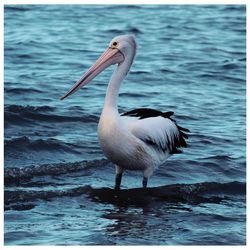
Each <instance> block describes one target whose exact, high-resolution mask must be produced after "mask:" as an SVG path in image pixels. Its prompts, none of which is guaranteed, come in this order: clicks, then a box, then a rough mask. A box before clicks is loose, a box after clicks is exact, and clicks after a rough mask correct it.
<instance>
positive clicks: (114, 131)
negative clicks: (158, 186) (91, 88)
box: [60, 34, 190, 190]
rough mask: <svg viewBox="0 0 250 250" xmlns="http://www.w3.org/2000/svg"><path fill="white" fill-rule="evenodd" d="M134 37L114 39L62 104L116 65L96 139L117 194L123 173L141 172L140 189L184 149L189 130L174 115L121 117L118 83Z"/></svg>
mask: <svg viewBox="0 0 250 250" xmlns="http://www.w3.org/2000/svg"><path fill="white" fill-rule="evenodd" d="M136 48H137V44H136V41H135V36H134V35H130V34H129V35H119V36H116V37H115V38H113V39H112V40H111V41H110V43H109V45H108V48H107V49H106V50H105V52H104V53H103V54H102V55H101V56H100V57H99V59H98V60H97V61H96V62H95V64H93V66H91V67H90V68H89V70H87V71H86V73H85V74H84V75H83V76H82V77H81V78H80V79H79V80H78V81H77V82H76V83H75V84H74V85H73V87H72V88H71V89H70V90H69V91H68V92H67V93H66V94H64V95H63V96H62V97H60V99H61V100H63V99H65V98H66V97H68V96H70V95H72V94H73V93H75V92H76V91H77V90H79V89H80V88H82V87H84V86H85V85H86V84H88V83H89V82H91V81H92V80H93V79H94V78H95V77H96V76H97V75H98V74H100V73H101V72H102V71H103V70H105V69H106V68H108V67H109V66H111V65H113V64H116V65H117V67H116V68H115V70H114V72H113V74H112V76H111V78H110V81H109V84H108V87H107V91H106V96H105V101H104V106H103V110H102V113H101V116H100V120H99V123H98V139H99V144H100V147H101V149H102V151H103V153H104V155H105V156H106V157H107V158H108V160H110V161H111V162H112V163H113V164H114V165H115V186H114V189H115V190H120V186H121V180H122V176H123V173H124V171H125V170H138V171H142V173H143V178H142V188H144V189H146V188H147V185H148V179H149V177H150V176H151V175H152V174H153V172H154V170H156V169H157V168H158V167H159V166H161V165H163V163H164V162H165V161H166V160H167V159H168V158H169V157H170V156H171V155H173V154H175V153H181V152H182V148H185V147H187V143H186V139H188V133H189V132H190V131H189V130H188V129H186V128H183V127H181V126H179V125H178V124H177V122H176V121H175V120H174V119H173V118H172V116H173V115H174V112H171V111H168V112H161V111H158V110H155V109H151V108H138V109H135V110H131V111H128V112H125V113H122V114H119V111H118V96H119V89H120V86H121V83H122V82H123V80H124V79H125V77H126V76H127V75H128V73H129V70H130V68H131V66H132V64H133V61H134V58H135V54H136Z"/></svg>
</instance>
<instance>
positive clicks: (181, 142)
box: [121, 108, 190, 154]
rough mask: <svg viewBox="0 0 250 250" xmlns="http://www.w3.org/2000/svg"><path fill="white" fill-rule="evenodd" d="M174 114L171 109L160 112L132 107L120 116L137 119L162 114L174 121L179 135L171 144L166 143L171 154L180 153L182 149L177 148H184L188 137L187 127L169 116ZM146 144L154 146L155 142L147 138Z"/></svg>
mask: <svg viewBox="0 0 250 250" xmlns="http://www.w3.org/2000/svg"><path fill="white" fill-rule="evenodd" d="M173 114H174V112H172V111H168V112H161V111H158V110H155V109H148V108H139V109H134V110H131V111H129V112H126V113H123V114H121V116H132V117H138V118H139V119H146V118H149V117H157V116H162V117H164V118H167V119H170V120H171V121H172V122H174V123H175V125H176V127H177V129H178V131H179V136H178V137H176V138H175V139H174V143H173V145H168V150H169V151H170V153H171V154H176V153H181V152H182V151H181V150H179V148H186V147H187V143H186V141H185V139H188V135H187V134H186V133H188V132H190V131H189V130H188V129H186V128H183V127H181V126H179V125H177V123H176V121H175V120H174V119H173V118H171V116H172V115H173ZM145 142H146V143H147V144H149V145H151V146H152V147H154V146H155V147H156V146H157V145H156V143H155V142H153V141H151V140H149V139H147V140H146V141H145ZM161 150H163V151H166V150H167V149H163V148H161Z"/></svg>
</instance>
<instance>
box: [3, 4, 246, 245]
mask: <svg viewBox="0 0 250 250" xmlns="http://www.w3.org/2000/svg"><path fill="white" fill-rule="evenodd" d="M4 22H5V23H4V26H5V30H4V35H5V36H4V43H5V45H4V46H5V56H4V67H5V75H4V79H5V84H4V91H5V92H4V94H5V96H4V97H5V102H4V104H5V105H4V109H5V110H4V115H5V116H4V122H5V125H4V128H5V130H4V136H5V138H4V143H5V152H4V154H5V155H4V156H5V228H4V231H5V244H6V245H50V244H51V245H90V244H91V245H215V244H216V245H217V244H218V245H244V244H246V204H245V199H246V187H245V185H246V121H245V119H246V9H245V6H242V5H234V6H233V5H216V6H215V5H189V6H186V5H162V6H153V5H143V6H139V5H130V6H126V5H116V6H109V5H105V6H104V5H102V6H101V5H97V6H90V5H89V6H88V5H50V6H47V5H18V6H15V5H12V6H8V5H7V6H5V20H4ZM128 33H129V34H131V33H132V34H134V35H135V36H136V40H137V42H138V52H137V57H136V60H135V63H134V65H133V67H132V69H131V72H130V74H129V75H128V77H127V78H126V80H125V82H124V84H123V85H122V88H121V91H120V99H119V108H120V111H121V112H123V111H128V110H130V109H134V108H138V107H150V108H155V109H159V110H162V111H174V112H175V119H176V120H177V121H178V122H179V123H180V124H181V126H183V127H187V128H188V129H190V130H191V133H190V138H189V141H188V145H189V147H188V148H187V149H185V151H184V153H183V154H178V155H174V156H172V157H171V158H170V159H169V160H168V161H167V162H166V163H165V164H164V165H163V166H162V167H161V168H159V169H158V170H157V171H156V172H155V173H154V175H153V176H152V178H151V179H150V180H149V188H148V190H146V191H145V190H142V189H141V188H140V186H141V178H142V174H141V173H140V172H130V171H127V172H126V173H125V175H124V177H123V182H122V190H121V191H120V192H119V193H117V192H114V191H113V190H112V187H113V185H114V172H115V171H114V167H113V165H112V164H111V163H109V162H108V161H107V160H106V159H105V157H104V155H103V154H102V152H101V150H100V148H99V145H98V140H97V133H96V129H97V124H98V120H99V116H100V113H101V109H102V105H103V101H104V95H105V91H106V87H107V82H108V80H109V77H110V75H111V73H112V71H113V69H114V67H113V68H112V67H111V68H110V69H108V70H106V71H105V72H103V73H102V74H101V75H99V76H98V77H97V78H96V79H95V80H94V81H93V82H92V83H90V84H89V85H88V86H87V87H85V88H84V89H82V90H80V91H78V93H76V94H74V95H73V96H72V97H70V98H68V99H66V100H65V101H63V102H61V101H59V99H58V98H59V97H60V96H61V95H63V94H64V93H65V92H66V91H67V90H68V89H69V88H70V87H71V86H72V84H73V83H74V82H75V81H76V80H78V78H79V77H80V76H81V74H82V73H83V72H84V71H85V70H86V69H87V68H88V67H89V66H91V65H92V63H93V62H94V61H95V60H96V59H97V57H98V56H99V55H100V54H101V53H102V52H103V50H104V49H105V48H106V47H107V45H108V43H109V41H110V40H111V39H112V38H113V37H114V36H116V35H120V34H128Z"/></svg>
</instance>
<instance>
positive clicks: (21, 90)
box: [4, 88, 43, 106]
mask: <svg viewBox="0 0 250 250" xmlns="http://www.w3.org/2000/svg"><path fill="white" fill-rule="evenodd" d="M4 91H5V92H6V93H10V94H15V95H16V94H33V93H43V92H42V91H41V90H38V89H34V88H9V89H5V90H4ZM13 106H17V105H13Z"/></svg>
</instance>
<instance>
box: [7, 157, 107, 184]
mask: <svg viewBox="0 0 250 250" xmlns="http://www.w3.org/2000/svg"><path fill="white" fill-rule="evenodd" d="M107 163H108V161H107V160H105V159H102V160H93V161H80V162H74V163H55V164H43V165H40V166H28V167H22V168H7V169H5V170H4V184H5V185H10V184H11V185H13V184H17V185H19V186H20V185H21V183H22V181H26V180H30V179H32V178H34V177H37V176H58V175H62V174H67V173H75V172H79V171H82V170H86V169H88V168H93V167H95V168H100V167H102V166H104V165H106V164H107Z"/></svg>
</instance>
